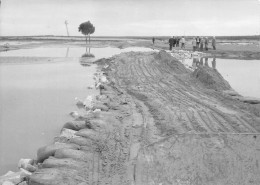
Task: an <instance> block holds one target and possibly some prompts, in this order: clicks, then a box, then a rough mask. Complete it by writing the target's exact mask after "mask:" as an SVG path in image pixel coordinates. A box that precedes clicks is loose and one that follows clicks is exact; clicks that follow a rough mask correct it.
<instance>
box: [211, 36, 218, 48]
mask: <svg viewBox="0 0 260 185" xmlns="http://www.w3.org/2000/svg"><path fill="white" fill-rule="evenodd" d="M216 44H217V41H216V38H215V37H213V39H212V47H213V49H214V50H216Z"/></svg>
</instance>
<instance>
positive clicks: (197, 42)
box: [196, 37, 200, 49]
mask: <svg viewBox="0 0 260 185" xmlns="http://www.w3.org/2000/svg"><path fill="white" fill-rule="evenodd" d="M199 46H200V38H199V37H197V38H196V48H197V49H199Z"/></svg>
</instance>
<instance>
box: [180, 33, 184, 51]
mask: <svg viewBox="0 0 260 185" xmlns="http://www.w3.org/2000/svg"><path fill="white" fill-rule="evenodd" d="M180 43H181V48H185V38H184V36H183V37H182V38H181V40H180Z"/></svg>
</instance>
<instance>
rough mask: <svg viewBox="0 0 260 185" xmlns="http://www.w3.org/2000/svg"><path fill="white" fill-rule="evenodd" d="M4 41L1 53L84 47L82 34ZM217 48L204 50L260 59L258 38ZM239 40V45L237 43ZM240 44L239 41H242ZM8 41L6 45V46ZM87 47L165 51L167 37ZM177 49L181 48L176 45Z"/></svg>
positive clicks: (100, 42) (107, 40) (96, 43)
mask: <svg viewBox="0 0 260 185" xmlns="http://www.w3.org/2000/svg"><path fill="white" fill-rule="evenodd" d="M0 40H1V41H2V43H3V44H1V45H0V52H3V51H8V50H14V49H23V48H34V47H41V46H45V45H53V46H59V45H62V46H86V43H85V40H84V39H83V38H81V37H71V38H66V37H44V36H43V37H10V38H9V37H0ZM217 42H218V43H217V50H212V48H211V47H210V48H209V51H203V52H206V53H208V54H209V55H212V57H218V58H226V59H245V60H255V59H260V52H259V51H260V50H259V43H258V41H257V40H246V39H242V40H231V41H228V43H227V41H226V40H225V39H224V40H221V39H220V40H218V41H217ZM236 43H238V44H236ZM241 43H242V44H241ZM6 44H7V45H6ZM87 45H88V47H108V46H110V47H117V48H120V49H124V48H127V47H148V48H151V49H159V50H160V49H163V50H168V49H169V44H168V39H165V38H163V39H156V40H155V44H154V45H153V44H152V41H151V40H149V39H147V38H131V37H129V38H128V37H122V38H109V37H108V38H106V37H104V38H93V39H92V41H91V44H87ZM175 49H177V50H179V49H180V48H175ZM185 50H188V51H192V45H191V40H187V42H186V47H185Z"/></svg>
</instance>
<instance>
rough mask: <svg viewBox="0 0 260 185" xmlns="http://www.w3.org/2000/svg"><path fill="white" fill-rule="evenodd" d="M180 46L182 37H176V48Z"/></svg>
mask: <svg viewBox="0 0 260 185" xmlns="http://www.w3.org/2000/svg"><path fill="white" fill-rule="evenodd" d="M179 46H180V37H176V47H179Z"/></svg>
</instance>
